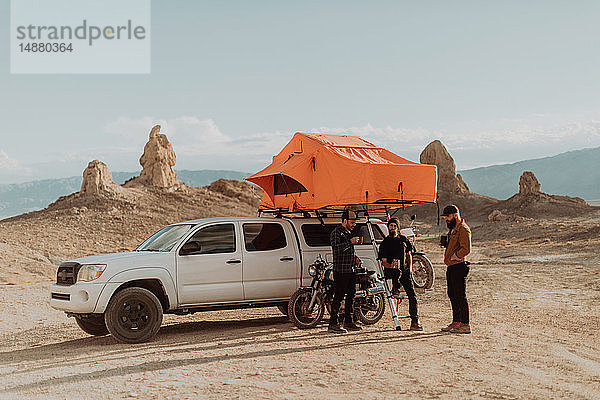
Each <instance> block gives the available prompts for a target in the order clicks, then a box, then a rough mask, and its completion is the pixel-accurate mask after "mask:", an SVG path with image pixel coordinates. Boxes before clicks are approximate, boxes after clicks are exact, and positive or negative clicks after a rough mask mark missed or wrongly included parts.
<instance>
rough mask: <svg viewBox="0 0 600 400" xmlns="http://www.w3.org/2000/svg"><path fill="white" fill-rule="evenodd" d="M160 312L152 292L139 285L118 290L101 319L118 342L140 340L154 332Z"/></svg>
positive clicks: (147, 337) (159, 319) (160, 307)
mask: <svg viewBox="0 0 600 400" xmlns="http://www.w3.org/2000/svg"><path fill="white" fill-rule="evenodd" d="M162 318H163V311H162V306H161V305H160V301H158V299H157V298H156V296H155V295H154V293H152V292H151V291H149V290H147V289H143V288H139V287H130V288H126V289H123V290H121V291H120V292H118V293H117V294H115V295H114V296H113V298H112V299H111V300H110V303H108V307H107V308H106V312H105V313H104V320H105V321H106V327H107V328H108V331H109V332H110V333H111V335H113V336H114V337H115V339H117V340H118V341H120V342H124V343H142V342H146V341H148V340H150V339H152V338H153V337H154V335H156V332H158V330H159V329H160V325H161V324H162Z"/></svg>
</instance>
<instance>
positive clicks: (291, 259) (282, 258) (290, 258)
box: [279, 257, 294, 261]
mask: <svg viewBox="0 0 600 400" xmlns="http://www.w3.org/2000/svg"><path fill="white" fill-rule="evenodd" d="M293 260H294V257H281V258H280V259H279V261H293Z"/></svg>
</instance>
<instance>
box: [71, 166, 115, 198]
mask: <svg viewBox="0 0 600 400" xmlns="http://www.w3.org/2000/svg"><path fill="white" fill-rule="evenodd" d="M122 191H123V188H122V187H121V186H119V185H117V184H116V183H114V182H113V178H112V174H111V173H110V170H109V169H108V167H107V166H106V164H104V163H103V162H102V161H98V160H94V161H91V162H90V163H89V164H88V166H87V168H86V169H85V170H84V171H83V182H82V183H81V190H80V193H81V194H83V195H114V194H117V193H121V192H122Z"/></svg>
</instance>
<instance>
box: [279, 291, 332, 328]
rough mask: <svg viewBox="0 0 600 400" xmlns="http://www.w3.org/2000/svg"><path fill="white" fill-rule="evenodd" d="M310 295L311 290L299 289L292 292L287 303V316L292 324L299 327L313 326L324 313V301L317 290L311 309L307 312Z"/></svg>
mask: <svg viewBox="0 0 600 400" xmlns="http://www.w3.org/2000/svg"><path fill="white" fill-rule="evenodd" d="M311 296H312V291H311V290H307V289H299V290H296V291H295V292H294V294H293V295H292V298H291V299H290V301H289V303H288V316H289V318H290V320H291V321H292V322H293V323H294V325H296V326H297V327H298V328H300V329H308V328H314V327H315V326H317V324H318V323H319V322H320V321H321V320H322V319H323V314H325V302H324V301H323V296H322V295H321V293H319V292H317V297H316V299H315V304H314V306H313V311H312V312H310V313H309V312H308V310H307V309H306V308H307V307H308V305H309V303H310V299H311Z"/></svg>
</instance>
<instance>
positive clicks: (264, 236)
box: [244, 223, 287, 251]
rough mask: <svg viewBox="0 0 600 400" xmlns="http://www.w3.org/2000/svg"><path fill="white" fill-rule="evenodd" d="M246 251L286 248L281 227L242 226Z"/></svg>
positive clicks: (263, 225)
mask: <svg viewBox="0 0 600 400" xmlns="http://www.w3.org/2000/svg"><path fill="white" fill-rule="evenodd" d="M244 241H245V245H246V251H268V250H277V249H283V248H284V247H286V246H287V242H286V240H285V233H284V232H283V227H282V226H281V225H279V224H273V223H265V224H244Z"/></svg>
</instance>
